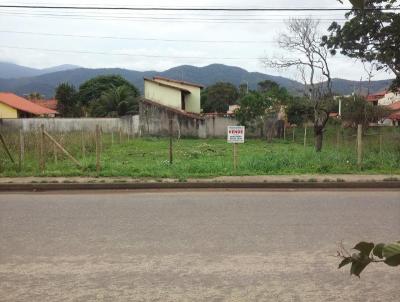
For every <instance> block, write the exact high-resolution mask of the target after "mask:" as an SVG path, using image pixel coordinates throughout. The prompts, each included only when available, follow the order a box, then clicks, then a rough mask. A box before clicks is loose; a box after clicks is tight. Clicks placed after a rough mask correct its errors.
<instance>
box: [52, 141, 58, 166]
mask: <svg viewBox="0 0 400 302" xmlns="http://www.w3.org/2000/svg"><path fill="white" fill-rule="evenodd" d="M53 154H54V162H55V163H56V164H57V161H58V158H57V146H56V145H55V144H53Z"/></svg>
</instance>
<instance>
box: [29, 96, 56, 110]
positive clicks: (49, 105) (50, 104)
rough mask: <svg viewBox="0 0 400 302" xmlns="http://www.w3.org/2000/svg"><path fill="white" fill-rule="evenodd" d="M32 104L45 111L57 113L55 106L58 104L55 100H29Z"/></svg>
mask: <svg viewBox="0 0 400 302" xmlns="http://www.w3.org/2000/svg"><path fill="white" fill-rule="evenodd" d="M31 102H32V103H35V104H36V105H39V106H42V107H45V108H47V109H51V110H56V111H57V105H58V102H57V100H56V99H50V100H31Z"/></svg>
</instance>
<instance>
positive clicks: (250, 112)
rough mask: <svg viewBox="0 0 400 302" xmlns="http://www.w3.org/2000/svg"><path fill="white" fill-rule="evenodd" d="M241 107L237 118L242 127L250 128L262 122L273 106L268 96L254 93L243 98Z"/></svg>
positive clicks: (237, 112)
mask: <svg viewBox="0 0 400 302" xmlns="http://www.w3.org/2000/svg"><path fill="white" fill-rule="evenodd" d="M239 105H240V108H239V109H238V110H237V111H236V112H235V116H236V118H237V120H238V121H239V123H240V124H241V125H243V126H246V127H249V126H250V125H253V124H254V123H257V122H258V121H259V120H262V118H263V117H264V115H265V113H266V111H267V109H268V108H269V107H271V106H272V100H271V98H269V97H267V96H266V95H263V94H261V93H258V92H253V93H249V94H247V95H245V96H244V97H242V98H241V99H240V100H239Z"/></svg>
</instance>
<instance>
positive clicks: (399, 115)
mask: <svg viewBox="0 0 400 302" xmlns="http://www.w3.org/2000/svg"><path fill="white" fill-rule="evenodd" d="M388 107H389V109H391V110H393V112H392V114H390V116H389V119H391V120H393V121H400V101H399V102H396V103H393V104H391V105H389V106H388Z"/></svg>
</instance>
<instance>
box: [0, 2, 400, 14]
mask: <svg viewBox="0 0 400 302" xmlns="http://www.w3.org/2000/svg"><path fill="white" fill-rule="evenodd" d="M0 7H2V8H16V9H52V10H53V9H54V10H60V9H64V10H65V9H67V10H120V11H121V10H125V11H224V12H266V11H270V12H272V11H288V12H293V11H318V12H320V11H349V10H350V9H349V8H336V7H335V8H334V7H332V8H312V7H302V8H300V7H291V8H289V7H285V8H283V7H281V8H276V7H271V8H215V7H127V6H108V7H107V6H50V5H4V4H2V5H0ZM365 10H367V11H373V10H380V11H393V10H400V7H393V8H390V9H386V8H365Z"/></svg>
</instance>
